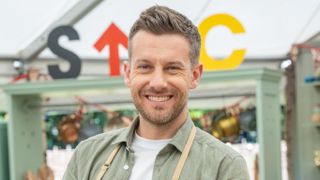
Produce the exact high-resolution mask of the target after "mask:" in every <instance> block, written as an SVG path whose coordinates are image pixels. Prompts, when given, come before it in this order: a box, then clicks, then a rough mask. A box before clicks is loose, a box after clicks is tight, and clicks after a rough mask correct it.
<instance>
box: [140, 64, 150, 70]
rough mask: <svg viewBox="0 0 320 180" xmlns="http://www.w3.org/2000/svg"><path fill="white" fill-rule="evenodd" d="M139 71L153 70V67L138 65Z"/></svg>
mask: <svg viewBox="0 0 320 180" xmlns="http://www.w3.org/2000/svg"><path fill="white" fill-rule="evenodd" d="M138 69H141V70H147V69H151V66H150V65H147V64H141V65H138Z"/></svg>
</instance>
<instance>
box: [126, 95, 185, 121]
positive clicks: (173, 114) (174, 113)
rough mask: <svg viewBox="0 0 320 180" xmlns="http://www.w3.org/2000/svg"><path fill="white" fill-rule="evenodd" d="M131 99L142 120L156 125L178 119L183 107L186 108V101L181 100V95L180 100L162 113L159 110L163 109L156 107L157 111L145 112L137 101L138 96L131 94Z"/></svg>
mask: <svg viewBox="0 0 320 180" xmlns="http://www.w3.org/2000/svg"><path fill="white" fill-rule="evenodd" d="M132 99H133V103H134V105H135V107H136V109H137V110H138V112H139V114H140V116H142V118H143V119H144V120H146V121H148V122H149V123H151V124H153V125H156V126H165V125H168V124H170V123H172V122H173V121H175V120H176V119H178V116H179V115H180V114H181V113H182V112H183V110H184V108H186V105H187V101H186V100H184V101H183V100H182V99H183V97H181V101H179V102H178V103H176V104H174V105H173V108H171V109H170V110H169V111H168V112H167V113H165V114H164V112H160V111H163V110H162V109H160V108H157V107H156V111H158V112H159V113H152V112H147V111H146V110H145V108H143V105H142V103H140V102H139V100H138V97H136V96H132ZM159 114H161V115H159Z"/></svg>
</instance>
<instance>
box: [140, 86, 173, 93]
mask: <svg viewBox="0 0 320 180" xmlns="http://www.w3.org/2000/svg"><path fill="white" fill-rule="evenodd" d="M141 93H142V94H175V93H174V91H173V90H170V89H169V88H153V87H151V88H148V89H143V90H141Z"/></svg>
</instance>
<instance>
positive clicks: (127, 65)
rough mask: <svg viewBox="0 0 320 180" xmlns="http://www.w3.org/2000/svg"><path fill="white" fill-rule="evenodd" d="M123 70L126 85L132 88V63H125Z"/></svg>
mask: <svg viewBox="0 0 320 180" xmlns="http://www.w3.org/2000/svg"><path fill="white" fill-rule="evenodd" d="M123 70H124V74H123V76H124V83H125V84H126V86H127V87H130V86H131V80H130V71H131V70H130V63H129V62H128V61H125V62H124V63H123Z"/></svg>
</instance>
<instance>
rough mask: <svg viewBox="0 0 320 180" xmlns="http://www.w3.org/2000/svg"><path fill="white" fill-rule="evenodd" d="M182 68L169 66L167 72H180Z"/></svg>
mask: <svg viewBox="0 0 320 180" xmlns="http://www.w3.org/2000/svg"><path fill="white" fill-rule="evenodd" d="M179 69H180V68H179V67H177V66H169V67H167V70H169V71H176V70H179Z"/></svg>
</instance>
